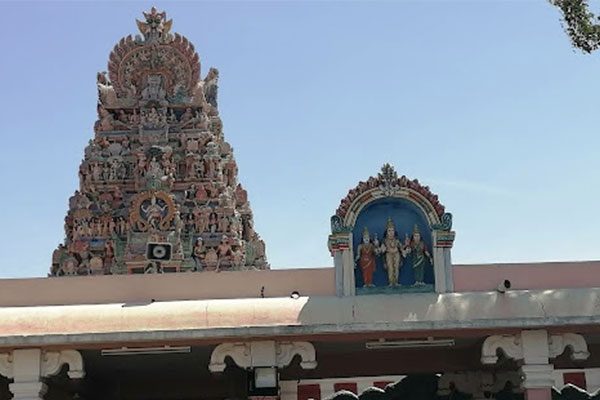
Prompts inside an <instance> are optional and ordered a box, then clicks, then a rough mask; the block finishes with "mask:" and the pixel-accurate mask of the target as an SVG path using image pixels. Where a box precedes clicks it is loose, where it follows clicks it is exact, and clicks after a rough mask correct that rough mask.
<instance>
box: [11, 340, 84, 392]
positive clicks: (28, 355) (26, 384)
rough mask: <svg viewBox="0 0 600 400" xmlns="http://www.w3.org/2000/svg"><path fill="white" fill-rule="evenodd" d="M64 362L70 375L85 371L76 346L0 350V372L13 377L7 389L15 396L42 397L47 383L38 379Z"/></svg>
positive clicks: (74, 375)
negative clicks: (56, 349) (68, 348)
mask: <svg viewBox="0 0 600 400" xmlns="http://www.w3.org/2000/svg"><path fill="white" fill-rule="evenodd" d="M65 364H67V365H68V366H69V371H68V375H69V377H70V378H72V379H78V378H83V376H84V375H85V373H84V369H83V359H82V358H81V354H80V353H79V352H78V351H75V350H63V351H60V352H56V351H44V350H41V349H21V350H14V351H12V352H10V353H0V375H3V376H5V377H7V378H9V379H12V380H13V382H12V383H10V384H9V389H10V391H11V392H12V394H13V399H14V400H36V399H43V397H44V394H45V393H46V391H47V386H46V385H45V384H44V383H43V382H42V380H41V379H42V378H46V377H49V376H53V375H56V374H58V373H59V372H60V370H61V368H62V366H63V365H65Z"/></svg>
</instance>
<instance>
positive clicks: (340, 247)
mask: <svg viewBox="0 0 600 400" xmlns="http://www.w3.org/2000/svg"><path fill="white" fill-rule="evenodd" d="M328 247H329V251H330V252H331V255H332V256H333V264H334V268H335V294H336V296H340V297H341V296H354V294H355V293H356V288H355V286H356V285H355V282H354V258H353V256H352V232H349V231H347V232H344V231H342V232H337V233H333V234H331V235H329V240H328Z"/></svg>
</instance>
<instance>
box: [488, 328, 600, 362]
mask: <svg viewBox="0 0 600 400" xmlns="http://www.w3.org/2000/svg"><path fill="white" fill-rule="evenodd" d="M566 348H571V350H572V354H571V358H572V359H573V360H585V359H587V358H588V357H589V356H590V353H589V352H588V348H587V343H586V341H585V338H584V337H583V336H581V335H579V334H576V333H563V334H557V335H548V334H547V332H546V331H522V332H521V333H520V334H518V335H494V336H490V337H488V338H487V339H486V340H485V341H484V342H483V346H482V348H481V362H482V363H483V364H495V363H496V362H497V361H498V356H497V350H498V349H501V350H502V352H503V353H504V354H505V355H506V356H507V357H508V358H512V359H514V360H524V361H525V363H526V364H545V363H547V362H548V359H549V358H555V357H558V356H559V355H561V354H562V353H563V352H564V351H565V349H566Z"/></svg>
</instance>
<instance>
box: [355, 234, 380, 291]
mask: <svg viewBox="0 0 600 400" xmlns="http://www.w3.org/2000/svg"><path fill="white" fill-rule="evenodd" d="M377 246H378V243H377V239H375V241H374V243H373V242H371V236H370V235H369V230H368V229H367V227H365V230H364V231H363V241H362V243H361V244H359V245H358V248H357V249H356V260H355V261H356V264H357V266H358V267H359V268H360V270H361V272H362V276H363V287H375V285H374V284H373V273H374V272H375V261H376V260H375V256H376V252H377ZM355 268H356V267H355Z"/></svg>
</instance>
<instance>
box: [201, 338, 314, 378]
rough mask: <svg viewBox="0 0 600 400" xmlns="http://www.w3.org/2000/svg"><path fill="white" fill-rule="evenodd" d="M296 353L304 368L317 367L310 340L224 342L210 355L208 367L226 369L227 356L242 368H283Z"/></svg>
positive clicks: (219, 369)
mask: <svg viewBox="0 0 600 400" xmlns="http://www.w3.org/2000/svg"><path fill="white" fill-rule="evenodd" d="M295 355H299V356H300V357H301V359H302V361H301V362H300V366H301V367H302V368H304V369H313V368H316V367H317V361H316V354H315V348H314V346H313V345H312V344H311V343H309V342H275V341H271V340H269V341H257V342H239V343H222V344H220V345H218V346H217V347H216V348H215V349H214V350H213V352H212V354H211V356H210V364H209V365H208V369H209V370H210V371H211V372H223V371H224V370H225V367H226V364H225V358H227V357H231V358H232V359H233V361H234V362H235V364H236V365H237V366H238V367H240V368H254V367H278V368H283V367H285V366H287V365H289V364H290V363H291V362H292V359H293V358H294V356H295Z"/></svg>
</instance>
